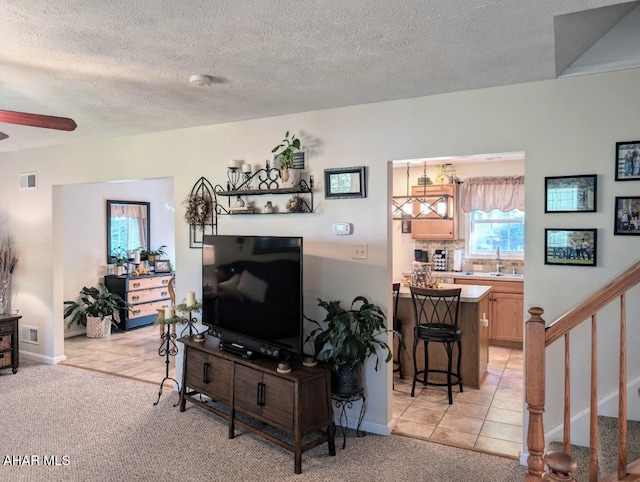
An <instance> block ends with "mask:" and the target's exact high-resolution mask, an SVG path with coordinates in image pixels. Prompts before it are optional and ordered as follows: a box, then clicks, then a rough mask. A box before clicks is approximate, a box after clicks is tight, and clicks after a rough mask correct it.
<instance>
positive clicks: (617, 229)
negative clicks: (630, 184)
mask: <svg viewBox="0 0 640 482" xmlns="http://www.w3.org/2000/svg"><path fill="white" fill-rule="evenodd" d="M614 215H615V216H614V217H615V223H614V226H613V234H631V235H634V234H635V235H637V236H638V235H640V219H639V217H640V196H635V197H631V196H618V197H616V204H615V209H614Z"/></svg>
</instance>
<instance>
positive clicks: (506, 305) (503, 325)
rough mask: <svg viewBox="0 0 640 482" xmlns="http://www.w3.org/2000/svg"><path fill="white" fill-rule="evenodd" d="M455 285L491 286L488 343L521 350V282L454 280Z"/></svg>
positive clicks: (522, 292)
mask: <svg viewBox="0 0 640 482" xmlns="http://www.w3.org/2000/svg"><path fill="white" fill-rule="evenodd" d="M454 282H455V283H456V284H467V285H484V286H491V293H490V294H489V313H488V314H487V316H488V317H489V343H490V344H491V345H499V346H506V347H510V348H522V334H523V330H524V285H523V283H522V282H521V281H503V280H496V281H494V280H484V279H483V280H479V279H469V278H455V281H454Z"/></svg>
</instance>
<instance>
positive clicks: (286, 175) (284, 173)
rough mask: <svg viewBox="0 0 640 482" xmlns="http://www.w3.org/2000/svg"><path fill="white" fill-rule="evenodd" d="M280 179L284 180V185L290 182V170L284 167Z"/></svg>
mask: <svg viewBox="0 0 640 482" xmlns="http://www.w3.org/2000/svg"><path fill="white" fill-rule="evenodd" d="M280 179H282V183H283V184H286V183H287V182H288V181H289V168H288V167H283V168H282V169H281V170H280Z"/></svg>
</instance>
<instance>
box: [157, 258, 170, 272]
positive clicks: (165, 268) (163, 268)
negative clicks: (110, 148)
mask: <svg viewBox="0 0 640 482" xmlns="http://www.w3.org/2000/svg"><path fill="white" fill-rule="evenodd" d="M155 265H156V273H171V262H170V261H169V260H168V259H156V262H155Z"/></svg>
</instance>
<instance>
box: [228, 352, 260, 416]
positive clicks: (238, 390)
mask: <svg viewBox="0 0 640 482" xmlns="http://www.w3.org/2000/svg"><path fill="white" fill-rule="evenodd" d="M262 377H263V373H262V372H261V371H258V370H254V369H253V368H249V367H246V366H244V365H240V364H239V363H236V370H235V376H234V383H233V396H234V398H233V408H234V409H235V410H240V411H241V412H243V413H246V414H248V415H256V416H258V417H260V416H262V406H261V403H262V402H261V400H260V399H259V396H260V384H261V383H262Z"/></svg>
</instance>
